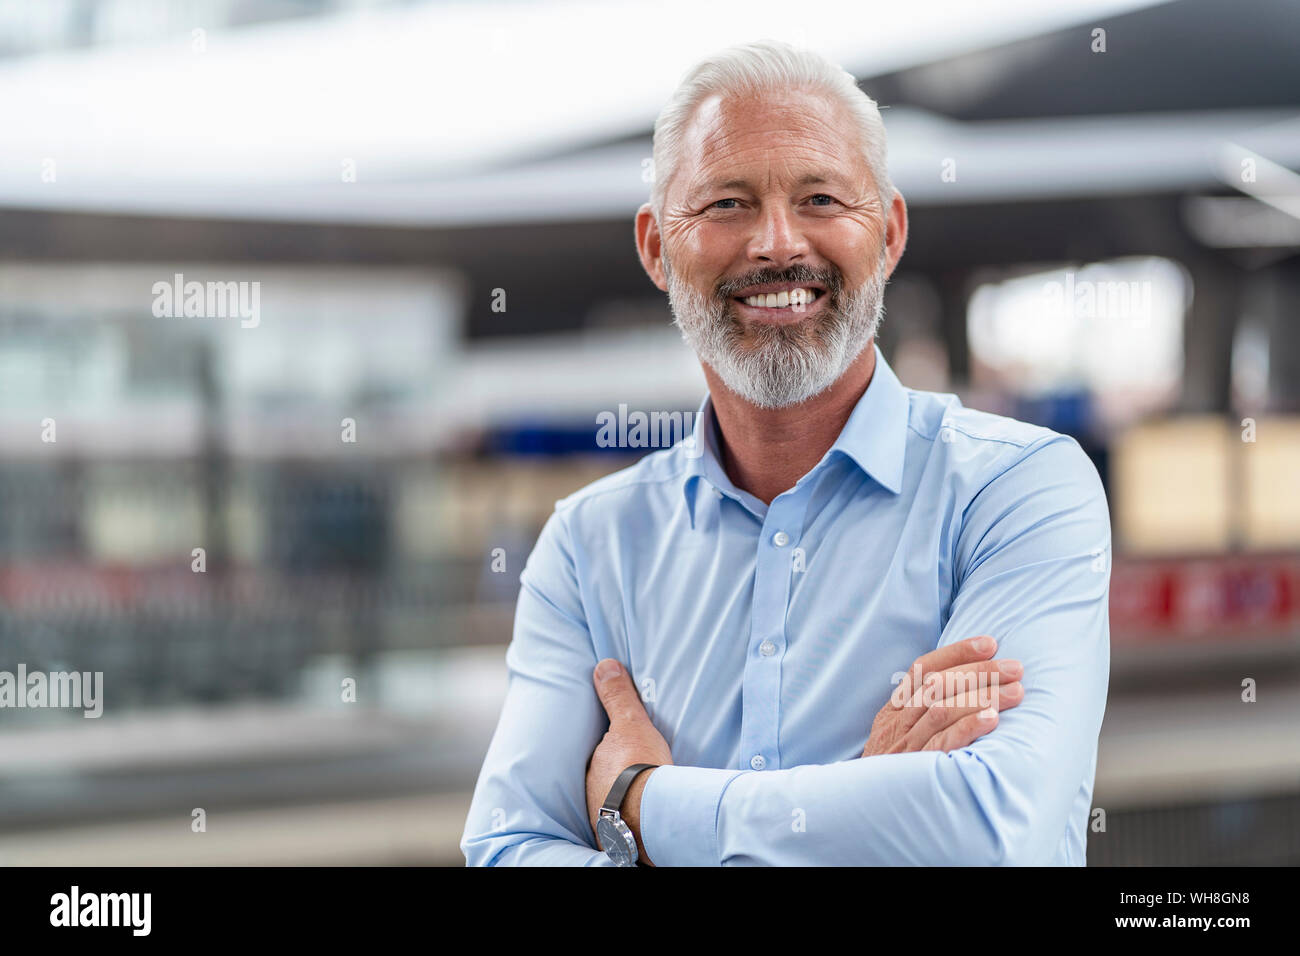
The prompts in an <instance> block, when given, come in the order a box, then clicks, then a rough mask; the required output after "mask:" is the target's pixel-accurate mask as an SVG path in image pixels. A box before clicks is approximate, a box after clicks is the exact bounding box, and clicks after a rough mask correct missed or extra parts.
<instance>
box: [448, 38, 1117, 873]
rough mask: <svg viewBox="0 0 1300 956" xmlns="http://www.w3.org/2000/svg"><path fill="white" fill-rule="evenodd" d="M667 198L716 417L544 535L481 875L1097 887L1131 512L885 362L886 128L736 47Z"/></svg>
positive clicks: (902, 221)
mask: <svg viewBox="0 0 1300 956" xmlns="http://www.w3.org/2000/svg"><path fill="white" fill-rule="evenodd" d="M655 170H656V178H655V183H654V188H653V193H652V198H651V202H650V203H648V204H646V205H645V206H643V207H642V208H641V209H640V211H639V212H638V213H637V219H636V241H637V248H638V250H639V253H640V256H641V261H642V263H643V264H644V266H645V269H646V272H647V273H648V274H649V276H650V278H651V279H652V280H653V281H654V283H655V285H656V286H658V287H659V288H660V289H661V290H665V291H666V292H667V293H668V295H669V298H670V302H671V305H672V309H673V314H674V316H675V320H676V322H677V324H678V325H679V326H680V328H681V330H682V333H683V337H684V338H685V339H686V341H687V342H688V343H689V344H690V345H691V346H692V348H694V349H695V351H696V353H697V354H698V356H699V358H700V361H701V364H702V366H703V370H704V375H705V378H706V380H707V382H708V386H709V394H708V396H707V397H706V398H705V400H704V403H703V404H702V406H701V409H700V415H699V416H698V418H697V423H696V428H695V433H694V435H693V436H692V438H691V440H690V441H688V442H685V443H683V444H681V445H678V446H677V447H674V448H672V449H667V450H664V451H661V452H657V453H655V454H652V455H649V456H647V457H646V458H644V459H642V460H641V461H640V462H638V463H637V464H636V465H635V466H633V467H631V468H628V469H626V470H624V471H620V472H618V473H617V474H614V475H610V476H608V477H606V478H604V479H601V480H600V481H597V482H595V483H593V484H592V485H590V486H588V487H587V488H584V489H582V490H581V491H579V492H577V493H576V494H574V495H571V496H570V497H568V498H566V499H564V500H563V501H560V502H558V503H557V506H556V510H555V513H554V514H553V515H552V516H551V518H550V519H549V521H548V522H547V524H546V526H545V528H544V529H543V531H542V533H541V536H540V538H539V540H538V542H537V545H536V547H535V548H534V550H533V553H532V555H531V556H530V558H529V560H528V563H527V566H526V567H525V569H524V571H523V574H522V575H521V584H522V588H521V592H520V596H519V605H518V612H517V617H516V622H515V632H514V640H513V641H512V643H511V645H510V647H509V650H508V652H507V657H506V659H507V664H508V667H509V671H510V683H509V690H508V692H507V696H506V702H505V707H504V710H503V712H502V715H501V720H500V724H499V726H498V727H497V731H496V734H495V736H494V738H493V740H492V744H491V747H490V749H489V752H488V755H487V759H486V762H485V763H484V766H483V770H482V774H481V776H480V778H479V781H478V786H477V789H476V791H475V794H474V800H473V805H472V807H471V809H470V813H469V818H468V820H467V823H466V827H465V834H464V837H463V840H462V842H461V848H462V850H463V851H464V852H465V855H466V858H467V860H468V862H469V863H471V864H577V865H611V864H617V865H629V864H630V863H632V862H636V863H639V864H642V865H658V866H664V865H718V864H775V865H787V864H792V865H809V864H832V865H838V864H978V865H983V864H1076V865H1078V864H1082V863H1083V862H1084V852H1085V828H1086V823H1087V819H1088V815H1089V810H1090V801H1091V796H1092V783H1093V774H1094V768H1095V762H1096V748H1097V735H1098V731H1099V729H1100V725H1101V719H1102V714H1103V711H1104V708H1105V697H1106V687H1107V675H1108V670H1109V626H1108V620H1107V593H1108V586H1109V548H1110V525H1109V518H1108V513H1107V506H1106V501H1105V497H1104V494H1103V491H1102V487H1101V483H1100V481H1099V479H1098V477H1097V473H1096V470H1095V469H1094V468H1093V467H1092V465H1091V463H1090V462H1089V460H1088V459H1087V457H1086V456H1085V455H1084V454H1083V452H1082V451H1081V450H1080V448H1079V446H1078V444H1077V443H1076V442H1075V441H1074V440H1073V439H1071V438H1068V437H1066V436H1062V435H1058V434H1056V433H1054V432H1051V431H1048V430H1047V429H1043V428H1038V427H1035V426H1031V425H1027V424H1024V423H1021V422H1016V421H1012V420H1010V419H1006V418H1000V417H997V416H993V415H988V414H984V413H981V412H976V411H971V410H968V409H965V408H963V407H962V406H961V404H960V402H959V401H958V400H957V399H956V398H955V397H954V396H952V395H939V394H932V393H926V392H918V391H913V390H910V389H906V388H904V387H903V386H902V385H900V384H899V382H898V380H897V379H896V378H895V377H894V374H893V372H892V371H891V370H890V368H889V366H888V364H887V363H886V362H885V360H884V358H883V357H882V356H881V354H880V352H879V351H878V350H877V348H876V347H875V343H874V336H875V332H876V328H877V325H878V323H879V320H880V315H881V297H882V294H883V290H884V286H885V283H886V281H887V280H888V278H889V276H890V275H891V274H892V272H893V270H894V268H895V266H896V265H897V264H898V261H899V258H900V257H901V256H902V254H903V247H904V245H905V243H906V239H907V211H906V207H905V205H904V202H903V199H902V197H901V196H900V195H898V194H897V192H896V191H895V190H894V188H893V186H892V185H891V184H890V182H889V179H888V176H887V173H886V168H885V140H884V132H883V129H882V127H881V123H880V117H879V113H878V111H877V110H876V107H875V104H874V103H872V101H871V100H870V99H869V98H868V97H866V96H865V94H863V93H862V92H861V91H860V90H859V89H858V88H857V86H856V84H855V83H854V81H853V79H852V77H851V76H849V75H848V74H847V73H845V72H844V71H842V70H840V69H838V68H837V67H835V66H833V65H831V64H829V63H827V62H826V61H825V60H823V59H822V58H820V57H818V56H815V55H812V54H809V53H806V52H803V51H798V50H795V49H793V48H790V47H788V46H785V45H782V44H771V43H764V44H753V45H749V46H745V47H739V48H737V49H734V50H731V51H728V52H726V53H724V54H722V55H720V56H718V57H715V58H712V59H710V60H707V61H705V62H704V63H702V64H701V65H699V66H698V67H697V68H696V69H695V70H694V71H693V72H692V73H691V74H690V75H688V76H687V78H686V79H685V80H684V81H683V83H682V85H681V87H680V88H679V89H678V91H677V93H676V94H675V96H674V98H673V100H672V101H671V102H670V103H669V104H668V106H667V107H666V108H665V109H664V111H663V113H662V114H661V115H660V117H659V120H658V122H657V123H656V125H655ZM995 652H1000V656H999V657H998V658H997V659H994V654H995ZM598 664H599V665H600V666H599V667H597V665H598ZM1022 675H1023V680H1022V679H1021V678H1022ZM963 681H964V683H963ZM954 686H956V687H957V688H958V689H957V691H955V692H954V690H953V688H954ZM972 686H974V687H976V688H978V691H979V693H975V694H968V693H964V692H963V691H964V690H965V689H967V688H970V687H972ZM873 715H874V719H873ZM640 765H648V766H647V767H641V766H640ZM624 771H626V773H624ZM616 784H617V786H616ZM602 806H605V807H606V809H604V810H602ZM601 817H605V818H608V819H605V820H601V819H600V818H601ZM597 831H599V832H600V834H601V837H600V839H601V842H600V843H598V842H597V838H596V833H597Z"/></svg>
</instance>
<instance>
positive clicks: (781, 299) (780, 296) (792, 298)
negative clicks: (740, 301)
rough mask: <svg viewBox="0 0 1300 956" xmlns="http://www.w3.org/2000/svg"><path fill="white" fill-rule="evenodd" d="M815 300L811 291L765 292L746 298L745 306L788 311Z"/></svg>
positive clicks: (815, 296) (814, 293)
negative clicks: (792, 307)
mask: <svg viewBox="0 0 1300 956" xmlns="http://www.w3.org/2000/svg"><path fill="white" fill-rule="evenodd" d="M815 298H817V293H816V292H815V291H814V290H812V289H791V290H790V291H789V292H767V293H759V294H758V295H751V296H748V297H746V299H745V305H752V306H754V307H755V308H758V309H788V308H790V307H791V306H804V305H808V304H809V303H810V302H812V300H813V299H815Z"/></svg>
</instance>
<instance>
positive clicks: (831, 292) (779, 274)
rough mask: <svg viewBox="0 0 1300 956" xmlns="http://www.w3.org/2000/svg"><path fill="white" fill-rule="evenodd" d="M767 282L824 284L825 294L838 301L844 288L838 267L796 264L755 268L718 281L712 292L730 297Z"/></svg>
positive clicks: (722, 297)
mask: <svg viewBox="0 0 1300 956" xmlns="http://www.w3.org/2000/svg"><path fill="white" fill-rule="evenodd" d="M768 282H796V283H817V284H818V285H822V286H825V288H826V294H827V295H828V296H830V297H831V301H832V302H835V301H838V299H839V296H840V292H841V291H842V290H843V288H844V277H843V276H842V275H841V274H840V271H839V270H838V269H814V268H813V267H812V266H805V265H796V266H789V267H788V268H785V269H757V270H755V271H754V272H748V273H746V274H745V275H743V276H736V277H735V278H732V279H724V280H723V281H721V282H719V283H718V285H717V287H716V288H715V289H714V294H715V295H716V296H718V298H720V299H730V298H732V297H734V296H736V295H738V294H739V293H740V291H741V290H742V289H747V288H749V287H750V286H754V285H763V284H765V283H768Z"/></svg>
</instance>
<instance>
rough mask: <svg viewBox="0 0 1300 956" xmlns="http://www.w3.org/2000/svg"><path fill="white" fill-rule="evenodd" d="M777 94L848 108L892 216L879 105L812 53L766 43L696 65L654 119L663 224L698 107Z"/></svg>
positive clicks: (654, 190) (656, 190) (655, 191)
mask: <svg viewBox="0 0 1300 956" xmlns="http://www.w3.org/2000/svg"><path fill="white" fill-rule="evenodd" d="M779 90H803V91H806V92H811V93H818V94H821V95H823V96H825V97H827V98H829V99H830V100H831V101H832V102H837V103H840V104H842V105H843V106H845V107H846V108H847V109H848V111H849V113H850V115H852V116H853V117H854V118H855V119H856V120H857V123H858V127H859V130H860V132H861V134H862V148H863V153H864V154H865V155H866V159H867V165H868V166H869V167H870V169H871V175H872V177H873V178H874V179H875V181H876V191H877V193H878V194H879V196H880V204H881V206H882V207H883V208H882V211H883V212H884V214H885V215H888V210H889V204H890V203H892V202H893V201H894V185H893V183H892V182H890V179H889V169H888V166H887V164H886V144H885V124H884V123H883V122H881V119H880V110H879V109H878V108H877V106H876V102H875V100H873V99H872V98H871V97H869V96H868V95H867V94H866V93H864V92H863V91H862V90H861V89H860V88H859V87H858V83H857V80H855V79H854V78H853V74H851V73H849V72H848V71H847V70H844V69H842V68H841V67H838V66H836V65H835V64H834V63H832V62H831V61H830V60H828V59H826V58H825V57H824V56H822V55H821V54H819V53H814V52H812V51H811V50H801V49H799V48H797V47H794V46H791V45H790V44H788V43H781V42H778V41H773V40H763V41H759V42H757V43H746V44H743V45H741V46H736V47H732V48H731V49H729V50H724V51H722V52H721V53H719V54H717V55H716V56H711V57H709V58H708V59H706V60H702V61H701V62H700V63H698V64H696V65H695V66H694V67H693V68H692V69H691V71H690V72H689V73H687V74H686V76H685V77H684V78H683V79H682V82H681V83H680V84H679V85H678V87H677V89H676V90H675V91H674V92H673V95H672V97H671V98H670V99H669V100H668V103H667V104H666V105H665V106H664V108H663V110H662V111H661V112H660V113H659V118H658V119H657V120H655V133H654V185H653V186H652V187H651V189H650V204H651V206H652V208H653V209H654V214H655V218H656V219H659V218H660V215H661V213H662V212H663V207H664V194H665V193H666V192H667V189H668V180H669V179H670V178H671V177H672V175H673V173H674V172H675V169H676V166H677V162H678V160H679V158H680V154H681V146H682V138H683V136H684V135H685V133H686V127H687V125H688V124H689V123H690V120H691V117H692V116H693V115H694V114H695V110H696V108H697V107H698V106H699V105H700V104H701V103H702V102H703V101H704V100H706V99H708V98H709V97H710V96H714V95H718V94H721V95H724V96H726V95H729V96H745V95H749V94H754V93H766V92H774V91H779Z"/></svg>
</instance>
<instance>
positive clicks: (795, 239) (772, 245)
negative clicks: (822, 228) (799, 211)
mask: <svg viewBox="0 0 1300 956" xmlns="http://www.w3.org/2000/svg"><path fill="white" fill-rule="evenodd" d="M748 251H749V259H750V261H751V262H754V263H759V264H762V265H764V266H772V267H775V268H778V269H780V268H784V267H785V266H788V265H792V264H793V263H796V262H803V261H805V259H806V258H807V256H808V240H807V238H806V237H805V236H804V234H803V230H802V229H801V228H800V226H799V222H798V219H797V218H796V217H795V214H794V212H793V210H791V209H790V207H789V206H788V205H787V204H785V203H766V204H764V206H763V210H762V212H761V214H760V215H759V218H758V222H757V225H756V227H755V231H754V235H753V238H751V239H750V241H749V250H748Z"/></svg>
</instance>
